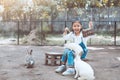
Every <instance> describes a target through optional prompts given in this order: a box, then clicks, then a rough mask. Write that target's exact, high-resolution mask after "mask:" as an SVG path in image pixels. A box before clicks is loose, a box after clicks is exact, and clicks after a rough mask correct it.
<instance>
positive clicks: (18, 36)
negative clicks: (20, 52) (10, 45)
mask: <svg viewBox="0 0 120 80" xmlns="http://www.w3.org/2000/svg"><path fill="white" fill-rule="evenodd" d="M17 23H18V37H17V45H19V38H20V35H19V26H20V25H19V21H18V22H17Z"/></svg>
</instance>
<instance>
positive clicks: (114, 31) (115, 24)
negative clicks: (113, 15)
mask: <svg viewBox="0 0 120 80" xmlns="http://www.w3.org/2000/svg"><path fill="white" fill-rule="evenodd" d="M116 29H117V25H116V21H115V27H114V46H116Z"/></svg>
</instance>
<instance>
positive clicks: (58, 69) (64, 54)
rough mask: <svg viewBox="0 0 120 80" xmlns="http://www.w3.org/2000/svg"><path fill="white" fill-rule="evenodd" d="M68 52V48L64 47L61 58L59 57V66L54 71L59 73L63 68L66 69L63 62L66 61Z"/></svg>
mask: <svg viewBox="0 0 120 80" xmlns="http://www.w3.org/2000/svg"><path fill="white" fill-rule="evenodd" d="M68 52H69V49H65V50H64V53H63V55H62V58H61V61H62V65H61V66H59V67H58V68H57V69H56V70H55V72H57V73H59V72H63V71H65V69H66V66H65V64H66V61H67V53H68Z"/></svg>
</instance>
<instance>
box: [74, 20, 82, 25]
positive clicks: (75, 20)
mask: <svg viewBox="0 0 120 80" xmlns="http://www.w3.org/2000/svg"><path fill="white" fill-rule="evenodd" d="M75 22H79V23H80V24H81V25H82V23H81V22H80V21H79V20H73V21H72V25H73V24H74V23H75Z"/></svg>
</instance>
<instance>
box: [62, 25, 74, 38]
mask: <svg viewBox="0 0 120 80" xmlns="http://www.w3.org/2000/svg"><path fill="white" fill-rule="evenodd" d="M72 34H73V32H70V30H69V29H68V28H67V27H66V28H65V30H64V32H63V39H64V40H70V38H71V36H72Z"/></svg>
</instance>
